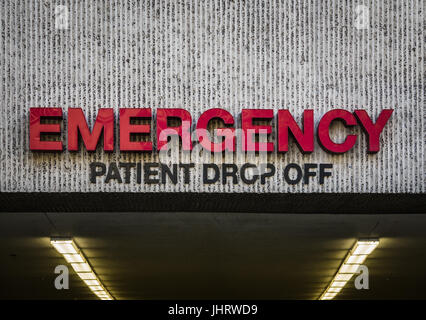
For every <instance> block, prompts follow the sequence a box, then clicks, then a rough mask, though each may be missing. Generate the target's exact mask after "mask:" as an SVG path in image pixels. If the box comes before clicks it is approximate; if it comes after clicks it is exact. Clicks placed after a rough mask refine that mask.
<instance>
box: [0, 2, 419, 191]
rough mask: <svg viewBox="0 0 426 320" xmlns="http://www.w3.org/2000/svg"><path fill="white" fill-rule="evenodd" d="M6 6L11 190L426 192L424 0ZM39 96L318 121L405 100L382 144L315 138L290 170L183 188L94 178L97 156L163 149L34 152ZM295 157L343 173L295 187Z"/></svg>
mask: <svg viewBox="0 0 426 320" xmlns="http://www.w3.org/2000/svg"><path fill="white" fill-rule="evenodd" d="M58 4H62V5H66V6H67V10H68V12H69V16H68V18H69V21H68V25H67V21H66V11H65V12H64V11H61V10H62V9H61V10H59V9H57V10H59V11H58V12H56V13H55V7H56V5H58ZM358 4H363V5H365V6H366V8H368V10H369V21H368V24H367V25H363V24H362V23H361V24H360V21H359V20H357V19H359V16H357V13H356V12H355V7H356V5H358ZM0 15H1V42H2V45H1V50H0V67H1V77H0V79H1V84H0V100H1V101H0V108H1V114H0V120H1V124H0V152H1V153H0V190H1V191H3V192H5V191H7V192H32V191H51V192H54V191H62V192H65V191H88V192H89V191H129V192H140V191H151V192H155V191H204V192H209V191H219V192H221V191H224V192H244V191H246V192H362V193H369V192H379V193H387V192H415V193H422V192H424V191H425V176H424V175H425V158H424V153H425V145H424V141H425V133H426V130H425V123H424V93H425V92H424V89H425V87H424V36H425V34H424V7H423V1H421V0H418V1H416V0H408V1H406V0H398V1H362V2H359V3H356V2H354V1H344V0H334V1H315V0H312V1H220V2H219V1H132V0H127V1H124V0H123V1H77V0H73V1H71V0H70V1H43V0H31V1H24V0H23V1H7V2H4V3H2V7H1V10H0ZM59 18H64V20H58V19H59ZM356 26H358V27H359V28H356ZM36 106H38V107H62V108H63V110H64V111H66V110H67V108H69V107H81V108H83V109H84V111H85V113H86V115H87V117H88V118H89V119H90V122H91V123H93V120H94V118H95V116H96V114H97V109H98V108H100V107H113V108H115V109H116V114H117V110H118V108H119V107H152V108H153V109H154V111H155V109H156V108H159V107H165V108H171V107H183V108H186V109H188V110H190V111H191V113H192V115H193V118H194V119H198V116H199V115H200V114H201V113H202V112H203V111H205V110H206V109H209V108H214V107H221V108H225V109H227V110H229V111H231V112H232V113H233V114H234V116H236V117H237V116H238V115H239V113H240V111H241V109H242V108H273V109H275V110H278V109H280V108H289V109H290V110H291V111H292V113H293V114H294V115H296V116H297V118H298V119H300V116H301V114H302V111H303V109H306V108H312V109H314V110H315V113H316V119H315V120H316V122H318V120H319V117H320V116H321V115H322V114H324V113H325V112H326V111H328V110H330V109H333V108H339V107H341V108H345V109H348V110H354V109H358V108H365V109H366V110H367V111H368V112H369V114H372V115H374V116H377V115H378V114H379V112H380V110H382V109H384V108H394V109H395V112H394V114H393V115H392V118H391V120H390V122H389V123H388V124H387V126H386V128H385V130H384V132H383V134H382V139H381V145H382V150H381V151H380V152H379V153H377V154H375V155H368V154H367V153H366V141H365V137H364V136H362V138H359V139H358V143H357V145H356V146H355V148H354V149H353V150H351V151H350V152H348V153H346V154H344V155H329V154H327V153H325V152H324V151H322V150H321V149H320V148H319V146H318V145H317V144H316V146H315V148H316V151H315V152H314V153H313V154H311V155H301V154H300V153H299V151H298V149H297V148H296V147H294V146H293V147H292V149H291V150H290V151H289V152H288V153H287V154H285V155H271V156H270V159H269V161H271V162H274V163H275V164H276V165H277V170H278V173H277V175H276V176H275V178H274V179H271V180H270V181H269V182H268V183H267V184H266V185H263V186H262V185H260V184H255V185H253V186H249V185H244V184H240V185H236V186H235V185H233V184H228V185H225V186H222V185H221V184H219V183H218V184H214V185H203V184H201V183H200V180H201V178H200V176H201V173H200V172H194V178H193V179H192V180H191V183H190V184H189V185H183V184H182V183H179V184H178V185H176V186H174V185H172V184H167V185H144V184H141V185H138V184H135V183H133V182H132V183H131V184H128V185H126V184H117V183H115V182H110V183H109V184H103V183H102V182H98V183H97V184H91V183H90V182H89V179H88V173H89V168H88V166H89V163H90V162H91V161H104V162H106V163H110V162H113V161H123V162H128V161H135V162H136V161H141V160H142V161H150V160H152V159H155V157H156V156H155V155H153V156H151V155H140V154H120V153H119V152H118V151H117V152H115V153H113V154H105V153H103V152H96V153H95V154H88V153H87V152H86V151H81V152H78V153H75V154H70V153H68V152H64V153H62V154H54V153H44V154H43V153H32V152H30V151H29V132H28V131H29V108H30V107H36ZM116 130H117V133H118V128H116ZM352 131H353V132H355V133H358V134H361V132H360V130H359V129H355V130H352ZM63 132H66V127H65V125H64V126H63ZM345 132H347V130H343V129H342V128H340V127H337V128H335V130H334V131H333V134H334V135H335V137H336V139H342V138H343V137H344V134H345ZM116 136H117V135H116ZM65 137H66V135H65V133H64V134H63V140H64V141H65ZM290 162H295V163H299V164H303V163H306V162H315V163H319V162H327V163H333V164H334V169H333V176H332V178H329V179H328V180H327V181H326V183H325V184H324V185H319V184H318V183H311V184H309V185H306V186H305V185H302V184H298V185H295V186H289V185H287V184H286V183H284V182H283V181H282V179H281V176H282V175H281V174H280V172H281V171H282V168H283V166H284V165H285V164H287V163H290Z"/></svg>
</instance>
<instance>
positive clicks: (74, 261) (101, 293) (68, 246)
mask: <svg viewBox="0 0 426 320" xmlns="http://www.w3.org/2000/svg"><path fill="white" fill-rule="evenodd" d="M50 243H51V244H52V246H53V247H54V248H55V249H56V250H57V251H58V252H59V253H60V254H62V256H63V257H64V259H65V260H66V261H67V262H68V263H70V264H71V266H72V268H73V269H74V271H75V272H76V273H77V275H78V276H79V277H80V278H81V279H82V280H83V281H84V282H85V283H86V285H87V286H88V287H89V289H90V290H91V291H92V292H93V293H94V294H96V295H97V296H98V297H99V298H100V299H102V300H113V299H114V298H113V297H112V296H111V294H110V293H109V292H108V290H106V289H105V287H104V285H103V284H102V282H101V281H100V280H99V278H98V276H97V275H96V273H95V272H94V270H93V268H92V267H91V265H90V264H89V262H88V261H87V259H86V258H85V257H84V254H83V253H82V252H81V250H80V249H79V248H78V246H77V245H76V244H75V242H74V241H73V240H72V239H70V238H66V239H64V238H51V239H50Z"/></svg>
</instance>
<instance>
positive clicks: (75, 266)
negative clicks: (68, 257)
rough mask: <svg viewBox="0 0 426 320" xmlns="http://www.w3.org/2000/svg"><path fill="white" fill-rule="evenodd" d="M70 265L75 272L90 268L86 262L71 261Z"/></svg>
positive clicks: (87, 270) (86, 270)
mask: <svg viewBox="0 0 426 320" xmlns="http://www.w3.org/2000/svg"><path fill="white" fill-rule="evenodd" d="M71 267H72V268H73V269H74V271H75V272H90V271H92V268H90V266H89V264H88V263H87V262H84V263H71Z"/></svg>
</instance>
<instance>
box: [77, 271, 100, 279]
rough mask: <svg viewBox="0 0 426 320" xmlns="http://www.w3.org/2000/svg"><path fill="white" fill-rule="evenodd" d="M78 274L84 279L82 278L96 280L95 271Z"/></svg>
mask: <svg viewBox="0 0 426 320" xmlns="http://www.w3.org/2000/svg"><path fill="white" fill-rule="evenodd" d="M77 274H78V276H79V277H80V278H81V279H82V280H96V279H97V278H96V274H94V273H93V272H77Z"/></svg>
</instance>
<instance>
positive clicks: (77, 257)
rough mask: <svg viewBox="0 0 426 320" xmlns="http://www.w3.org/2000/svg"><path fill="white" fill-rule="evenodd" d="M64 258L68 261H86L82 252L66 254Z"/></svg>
mask: <svg viewBox="0 0 426 320" xmlns="http://www.w3.org/2000/svg"><path fill="white" fill-rule="evenodd" d="M64 258H65V260H67V262H68V263H76V262H78V263H82V262H84V258H83V257H82V256H81V255H80V254H64Z"/></svg>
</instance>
